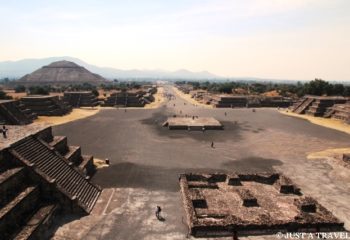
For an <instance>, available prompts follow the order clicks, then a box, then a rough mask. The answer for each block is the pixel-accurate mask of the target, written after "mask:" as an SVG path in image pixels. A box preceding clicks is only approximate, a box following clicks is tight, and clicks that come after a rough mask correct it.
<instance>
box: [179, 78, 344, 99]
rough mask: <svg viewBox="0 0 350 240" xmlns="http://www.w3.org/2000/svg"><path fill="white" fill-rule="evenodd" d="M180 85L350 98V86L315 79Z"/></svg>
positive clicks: (194, 87)
mask: <svg viewBox="0 0 350 240" xmlns="http://www.w3.org/2000/svg"><path fill="white" fill-rule="evenodd" d="M176 84H178V85H183V84H188V85H191V86H192V87H193V89H203V90H207V91H209V92H216V93H232V90H233V89H243V90H245V91H246V92H248V93H249V94H262V93H265V92H269V91H277V92H278V93H279V94H280V95H281V96H290V95H295V96H298V97H302V96H304V95H316V96H323V95H327V96H350V86H347V85H344V84H341V83H334V84H333V83H330V82H327V81H324V80H322V79H317V78H316V79H315V80H312V81H310V82H306V83H301V82H297V83H295V84H292V83H288V84H287V83H272V82H268V83H266V82H264V83H261V82H240V81H231V82H209V81H206V82H199V81H178V82H176Z"/></svg>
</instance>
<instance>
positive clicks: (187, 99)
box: [173, 87, 213, 108]
mask: <svg viewBox="0 0 350 240" xmlns="http://www.w3.org/2000/svg"><path fill="white" fill-rule="evenodd" d="M173 91H174V92H175V93H176V94H177V95H178V96H180V97H181V98H183V99H184V100H186V101H188V102H190V103H192V104H194V105H197V106H201V107H205V108H213V106H212V105H207V104H203V103H201V102H198V101H196V100H195V99H193V98H191V95H190V94H186V93H183V92H181V91H180V90H179V89H178V88H176V87H173Z"/></svg>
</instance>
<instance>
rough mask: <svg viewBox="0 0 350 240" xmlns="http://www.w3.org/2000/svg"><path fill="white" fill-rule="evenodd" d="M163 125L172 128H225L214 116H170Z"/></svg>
mask: <svg viewBox="0 0 350 240" xmlns="http://www.w3.org/2000/svg"><path fill="white" fill-rule="evenodd" d="M163 126H164V127H168V129H171V130H174V129H179V130H181V129H182V130H222V129H223V128H224V126H223V125H222V124H221V123H220V122H219V121H218V120H216V119H215V118H213V117H170V118H168V120H167V121H166V122H165V123H164V124H163Z"/></svg>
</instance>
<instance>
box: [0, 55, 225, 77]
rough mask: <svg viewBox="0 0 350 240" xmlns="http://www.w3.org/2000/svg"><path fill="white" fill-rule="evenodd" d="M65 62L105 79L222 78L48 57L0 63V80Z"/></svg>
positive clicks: (177, 71)
mask: <svg viewBox="0 0 350 240" xmlns="http://www.w3.org/2000/svg"><path fill="white" fill-rule="evenodd" d="M61 60H67V61H71V62H74V63H76V64H78V65H80V66H83V67H85V68H86V69H88V70H89V71H91V72H93V73H97V74H99V75H101V76H103V77H105V78H107V79H115V78H117V79H118V78H121V79H128V78H129V79H133V78H154V79H222V77H220V76H217V75H215V74H212V73H210V72H208V71H200V72H192V71H189V70H187V69H179V70H176V71H166V70H139V69H131V70H121V69H116V68H112V67H99V66H95V65H92V64H89V63H86V62H85V61H83V60H81V59H79V58H74V57H69V56H62V57H49V58H27V59H21V60H17V61H2V62H0V78H4V77H8V78H20V77H23V76H24V75H26V74H30V73H31V72H33V71H35V70H37V69H39V68H41V67H43V66H46V65H49V64H50V63H52V62H56V61H61Z"/></svg>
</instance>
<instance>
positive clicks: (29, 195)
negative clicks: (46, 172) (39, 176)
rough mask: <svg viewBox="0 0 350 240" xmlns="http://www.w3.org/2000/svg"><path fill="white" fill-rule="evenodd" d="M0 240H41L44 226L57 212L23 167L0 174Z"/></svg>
mask: <svg viewBox="0 0 350 240" xmlns="http://www.w3.org/2000/svg"><path fill="white" fill-rule="evenodd" d="M0 194H1V198H0V239H16V240H25V239H38V233H39V232H44V231H45V229H46V228H45V224H46V223H47V222H48V221H49V220H50V218H51V216H52V215H53V214H54V213H55V212H56V210H57V209H58V204H57V203H55V202H49V201H46V200H45V199H44V198H45V197H44V195H43V194H42V192H41V188H40V187H39V185H37V184H36V183H34V182H32V181H31V180H30V179H29V178H28V177H27V173H26V169H25V168H24V167H14V168H9V169H6V170H5V171H2V172H1V173H0ZM41 236H42V235H41Z"/></svg>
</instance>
